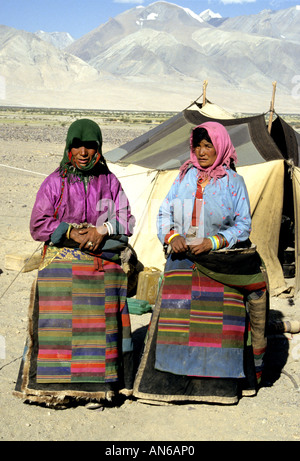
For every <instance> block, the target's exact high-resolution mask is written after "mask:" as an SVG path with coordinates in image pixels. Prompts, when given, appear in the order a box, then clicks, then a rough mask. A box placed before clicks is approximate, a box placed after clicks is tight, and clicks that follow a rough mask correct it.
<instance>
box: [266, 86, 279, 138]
mask: <svg viewBox="0 0 300 461" xmlns="http://www.w3.org/2000/svg"><path fill="white" fill-rule="evenodd" d="M276 83H277V82H273V83H272V85H273V94H272V101H271V105H270V118H269V125H268V132H269V133H271V128H272V121H273V114H274V102H275V92H276Z"/></svg>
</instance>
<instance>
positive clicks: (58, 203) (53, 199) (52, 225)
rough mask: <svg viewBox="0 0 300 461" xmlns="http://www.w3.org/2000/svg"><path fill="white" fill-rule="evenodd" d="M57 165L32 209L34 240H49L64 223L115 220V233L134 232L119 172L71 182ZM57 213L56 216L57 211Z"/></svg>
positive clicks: (31, 226)
mask: <svg viewBox="0 0 300 461" xmlns="http://www.w3.org/2000/svg"><path fill="white" fill-rule="evenodd" d="M58 171H59V169H58V168H57V169H56V170H55V171H54V172H53V173H51V174H50V175H49V176H48V177H47V178H46V179H45V180H44V182H43V183H42V185H41V187H40V189H39V191H38V193H37V196H36V201H35V204H34V207H33V210H32V214H31V220H30V232H31V235H32V237H33V239H34V240H38V241H42V242H47V241H48V240H50V237H51V235H52V234H53V232H54V231H55V230H56V229H57V228H58V226H59V225H60V224H61V223H69V224H71V223H76V224H80V223H89V224H92V225H94V226H100V225H102V224H103V223H104V222H109V223H110V224H111V226H110V228H111V229H113V233H116V234H125V235H128V236H130V235H132V232H133V227H134V224H135V218H134V217H133V216H132V214H131V210H130V205H129V202H128V199H127V197H126V195H125V192H124V191H123V189H122V186H121V184H120V182H119V180H118V179H117V178H116V176H115V175H114V174H113V173H111V172H110V171H107V172H105V173H103V174H100V175H99V176H98V177H93V178H92V179H90V182H89V183H88V184H87V186H86V187H87V191H85V186H84V183H83V182H82V181H77V182H75V183H74V184H70V183H69V182H68V181H67V179H65V180H64V187H63V192H62V185H63V180H62V178H61V177H60V175H59V173H58ZM56 210H57V215H56V217H55V212H56Z"/></svg>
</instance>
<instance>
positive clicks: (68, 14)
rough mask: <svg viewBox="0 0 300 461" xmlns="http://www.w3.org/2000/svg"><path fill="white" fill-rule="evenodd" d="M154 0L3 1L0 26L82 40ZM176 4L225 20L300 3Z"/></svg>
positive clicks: (202, 0)
mask: <svg viewBox="0 0 300 461" xmlns="http://www.w3.org/2000/svg"><path fill="white" fill-rule="evenodd" d="M150 3H154V1H153V0H0V24H4V25H6V26H10V27H14V28H16V29H23V30H26V31H28V32H36V31H37V30H40V29H41V30H44V31H46V32H54V31H59V32H69V33H70V34H71V35H72V36H73V37H74V38H75V39H77V38H79V37H81V36H82V35H84V34H86V33H87V32H89V31H90V30H92V29H95V28H96V27H98V26H99V25H100V24H103V23H105V22H106V21H108V20H109V18H110V17H115V16H117V15H118V14H120V13H122V12H123V11H126V10H129V9H131V8H134V7H135V6H137V5H142V6H147V5H149V4H150ZM170 3H175V4H176V5H178V6H182V7H184V8H190V9H191V10H192V11H194V12H195V13H197V14H199V13H201V12H202V11H203V10H205V9H207V8H210V9H211V10H212V11H214V12H215V13H220V14H221V16H223V17H229V16H230V17H232V16H239V15H242V14H256V13H259V12H260V11H262V10H263V9H266V8H267V9H271V10H279V9H284V8H289V7H291V6H295V5H297V4H300V0H177V1H172V2H170Z"/></svg>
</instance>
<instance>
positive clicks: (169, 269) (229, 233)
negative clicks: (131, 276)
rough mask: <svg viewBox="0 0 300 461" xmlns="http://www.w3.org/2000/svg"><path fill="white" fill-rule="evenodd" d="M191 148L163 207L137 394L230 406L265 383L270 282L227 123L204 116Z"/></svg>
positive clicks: (158, 221) (193, 134) (155, 398)
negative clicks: (253, 236)
mask: <svg viewBox="0 0 300 461" xmlns="http://www.w3.org/2000/svg"><path fill="white" fill-rule="evenodd" d="M190 145H191V150H190V158H189V160H188V161H187V162H185V163H184V164H183V165H182V167H181V168H180V172H179V175H178V177H177V178H176V179H175V181H174V183H173V185H172V187H171V189H170V191H169V193H168V194H167V196H166V198H165V199H164V201H163V203H162V205H161V207H160V210H159V214H158V219H157V228H158V238H159V239H160V241H161V242H162V244H163V246H164V248H165V251H166V257H167V261H166V266H165V271H164V280H163V284H162V287H161V290H160V293H159V296H158V300H157V303H156V306H155V309H154V313H153V318H152V321H151V326H150V329H149V334H148V340H147V343H146V346H145V350H144V354H143V357H142V361H141V365H140V368H139V371H138V374H137V377H136V382H135V389H134V395H135V396H136V397H138V398H141V399H147V400H148V401H149V400H155V401H156V402H166V401H167V402H176V401H183V400H184V401H189V400H190V401H205V402H216V403H229V404H232V403H236V402H237V401H238V400H239V397H240V396H241V395H254V394H255V393H256V392H257V389H258V386H259V383H260V380H261V375H262V365H263V356H264V352H265V348H266V338H265V322H266V310H267V309H266V304H267V303H266V299H267V291H266V283H265V279H264V276H263V272H262V270H261V268H262V262H261V260H260V257H259V255H258V253H257V252H256V249H255V247H254V246H253V245H251V242H250V240H249V236H250V232H251V212H250V204H249V198H248V193H247V189H246V186H245V183H244V180H243V178H242V177H241V176H240V175H239V174H238V173H237V172H236V171H235V166H234V165H235V163H236V161H237V156H236V152H235V149H234V146H233V144H232V142H231V140H230V137H229V135H228V132H227V130H226V129H225V128H224V126H223V125H221V124H219V123H215V122H206V123H204V124H202V125H200V126H198V127H196V128H195V129H194V130H193V132H192V134H191V138H190ZM250 333H251V334H250Z"/></svg>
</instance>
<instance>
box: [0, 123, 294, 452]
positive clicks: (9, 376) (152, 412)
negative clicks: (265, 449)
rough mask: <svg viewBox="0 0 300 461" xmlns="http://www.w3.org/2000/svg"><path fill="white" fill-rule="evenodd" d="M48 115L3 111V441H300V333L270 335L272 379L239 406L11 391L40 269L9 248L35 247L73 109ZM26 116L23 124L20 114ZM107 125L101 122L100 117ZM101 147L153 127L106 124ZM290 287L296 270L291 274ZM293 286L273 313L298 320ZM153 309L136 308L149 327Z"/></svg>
mask: <svg viewBox="0 0 300 461" xmlns="http://www.w3.org/2000/svg"><path fill="white" fill-rule="evenodd" d="M54 119H55V120H54V121H55V123H54V122H53V118H52V119H50V121H47V122H45V120H43V121H39V120H36V119H31V120H27V121H25V122H24V120H23V121H20V120H19V118H18V115H17V116H16V118H14V120H12V119H11V120H9V119H8V118H7V117H6V118H5V119H0V139H1V143H0V176H1V183H0V187H1V215H0V239H1V245H0V296H1V310H0V341H1V342H0V440H1V441H101V442H102V445H103V446H104V448H105V447H106V446H110V444H111V443H114V445H115V447H118V442H120V443H121V442H126V446H128V447H130V446H133V445H134V443H137V442H142V441H148V442H150V443H151V442H155V441H158V442H161V444H163V443H165V445H166V442H171V441H172V442H177V443H180V442H188V445H191V446H192V445H193V444H196V443H197V442H202V441H299V440H300V426H299V409H300V391H299V388H300V334H294V335H292V334H284V335H283V334H272V335H270V336H269V337H268V343H269V347H268V354H267V367H268V377H269V380H268V385H266V386H265V387H262V388H261V389H260V390H259V392H258V395H257V396H255V397H251V398H249V397H248V398H245V397H244V398H242V399H241V400H240V401H239V403H238V404H237V405H233V406H222V405H209V404H190V403H187V404H181V405H168V406H156V405H150V404H144V403H140V402H139V401H136V400H135V399H127V400H125V401H124V403H122V404H121V405H119V406H117V407H105V408H104V409H103V408H101V409H98V410H87V409H86V408H85V407H84V406H77V407H73V408H70V409H66V410H63V411H58V410H54V409H51V408H47V407H42V406H38V405H29V404H26V403H23V402H22V401H21V400H19V399H17V398H16V397H15V396H13V390H14V386H15V382H16V379H17V375H18V370H19V366H20V361H21V357H22V353H23V348H24V342H25V339H26V330H27V308H28V302H29V294H30V287H31V284H32V282H33V280H34V278H35V277H36V271H31V272H25V273H24V272H22V273H20V272H18V271H14V270H8V269H6V267H5V255H7V254H11V253H14V254H15V253H18V252H19V253H22V254H30V255H31V254H33V253H34V252H35V251H36V249H37V248H38V243H37V242H34V241H33V240H32V238H31V236H30V233H29V219H30V214H31V209H32V206H33V203H34V200H35V195H36V192H37V190H38V188H39V186H40V184H41V182H42V181H43V179H44V178H45V175H48V174H49V173H51V172H52V171H53V170H54V169H55V168H56V167H57V166H58V164H59V162H60V160H61V157H62V153H63V148H64V140H65V136H66V132H67V128H68V126H69V122H71V121H72V120H71V119H70V118H65V120H64V122H63V123H62V120H61V119H58V118H55V117H54ZM19 122H20V123H19ZM100 126H101V123H100ZM101 127H102V132H103V139H104V153H105V152H107V151H109V150H110V149H112V148H114V147H117V146H119V145H121V144H122V143H123V142H125V141H127V140H130V139H133V138H134V137H135V136H137V135H138V134H141V133H142V132H144V131H146V130H149V129H150V128H151V126H150V125H146V124H134V125H133V124H130V123H118V122H117V121H116V122H111V123H106V124H104V125H102V126H101ZM286 282H287V285H288V286H293V279H286ZM292 293H293V291H292V290H291V291H290V292H287V293H284V294H282V295H280V296H278V297H272V298H271V315H274V316H278V317H283V318H286V319H290V320H293V319H295V320H300V299H299V298H298V299H294V298H293V297H292ZM149 320H150V314H144V315H142V316H138V315H131V321H132V329H133V331H134V332H135V333H134V334H137V333H142V332H143V330H144V326H145V325H147V324H148V322H149Z"/></svg>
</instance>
